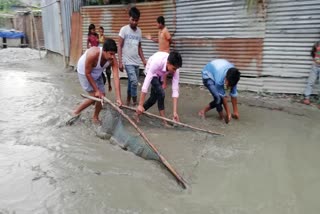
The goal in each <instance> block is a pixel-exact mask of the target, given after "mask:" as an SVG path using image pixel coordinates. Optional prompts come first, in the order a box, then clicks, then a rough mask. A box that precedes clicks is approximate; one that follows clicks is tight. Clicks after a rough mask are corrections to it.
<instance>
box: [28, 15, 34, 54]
mask: <svg viewBox="0 0 320 214" xmlns="http://www.w3.org/2000/svg"><path fill="white" fill-rule="evenodd" d="M29 20H30V36H31V38H30V43H31V44H30V45H31V48H32V49H33V48H34V41H33V24H32V16H31V13H30V19H29Z"/></svg>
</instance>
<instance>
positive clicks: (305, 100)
mask: <svg viewBox="0 0 320 214" xmlns="http://www.w3.org/2000/svg"><path fill="white" fill-rule="evenodd" d="M303 104H305V105H310V104H311V102H310V100H309V99H304V100H303Z"/></svg>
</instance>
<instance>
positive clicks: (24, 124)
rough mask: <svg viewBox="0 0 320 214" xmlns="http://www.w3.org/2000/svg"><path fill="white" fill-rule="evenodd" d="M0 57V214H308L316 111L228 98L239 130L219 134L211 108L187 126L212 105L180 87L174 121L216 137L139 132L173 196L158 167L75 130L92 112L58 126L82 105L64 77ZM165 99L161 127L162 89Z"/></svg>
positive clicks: (314, 202) (220, 125)
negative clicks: (153, 150)
mask: <svg viewBox="0 0 320 214" xmlns="http://www.w3.org/2000/svg"><path fill="white" fill-rule="evenodd" d="M3 51H4V50H0V59H2V61H0V89H1V90H0V94H1V96H0V108H1V109H2V110H1V115H2V116H1V118H0V139H1V140H0V142H1V143H0V213H5V214H7V213H17V214H19V213H68V214H69V213H215V214H216V213H218V214H232V213H250V214H251V213H252V214H253V213H263V214H269V213H279V214H284V213H287V214H293V213H295V214H300V213H311V214H313V213H314V214H316V213H318V211H319V209H320V206H319V203H318V195H319V193H318V190H319V189H320V182H319V181H320V171H319V166H318V165H319V164H318V163H319V161H320V156H319V155H318V153H319V150H320V143H319V142H320V141H319V139H320V132H319V128H320V124H319V121H320V110H319V109H318V108H317V107H316V106H306V105H303V104H301V103H300V100H301V98H302V97H300V96H293V95H270V94H258V93H253V92H243V91H240V92H239V99H238V100H239V112H240V120H232V121H231V122H230V123H229V124H225V123H224V122H223V121H220V120H218V118H217V113H216V111H215V110H212V111H210V112H209V113H208V114H207V118H206V119H205V120H203V119H201V118H199V117H198V115H197V113H198V111H199V110H200V109H201V108H202V107H203V106H204V105H206V104H207V103H208V102H210V101H211V99H212V98H211V96H210V94H209V92H208V91H207V90H205V89H204V88H203V87H201V86H192V85H183V84H182V85H181V90H180V98H179V107H178V110H179V115H180V119H181V122H184V123H187V124H190V125H193V126H197V127H200V128H205V129H210V130H213V131H217V132H221V133H223V134H224V136H221V137H214V136H211V135H206V134H205V135H204V134H202V133H199V132H193V131H190V130H180V129H163V128H162V127H161V126H157V127H153V126H151V125H150V123H148V120H145V121H144V123H142V124H141V128H142V129H143V130H145V132H146V134H147V135H148V137H150V139H151V140H152V142H154V144H155V145H156V146H157V147H158V148H159V150H160V151H161V153H162V154H163V155H164V156H165V157H166V158H167V159H168V160H169V161H170V163H172V165H173V166H174V167H175V168H176V169H177V170H178V171H179V172H180V173H181V174H182V176H183V177H184V178H185V179H186V180H187V182H188V185H189V187H188V189H187V190H182V189H181V188H180V187H179V186H178V185H177V183H176V182H175V180H174V179H173V178H172V176H170V174H168V173H167V172H166V170H165V169H164V168H163V167H161V166H159V164H157V163H154V162H151V161H146V160H143V159H141V158H139V157H137V156H134V155H132V154H130V153H129V152H125V151H123V150H121V149H119V148H118V147H117V146H115V145H111V144H110V143H108V141H105V140H102V139H99V138H97V137H96V135H95V133H94V132H93V131H92V130H91V127H90V126H87V125H85V123H86V121H90V118H91V115H92V112H93V109H92V108H88V109H87V110H85V112H84V113H83V114H82V116H81V119H80V121H79V122H78V123H77V124H76V125H74V126H71V127H66V126H64V125H63V124H65V121H66V119H67V118H68V116H69V113H70V111H71V110H72V109H73V108H74V107H75V105H77V104H79V103H80V102H81V101H82V98H81V97H80V95H79V94H80V93H83V91H82V90H81V87H80V85H79V82H78V79H77V75H76V73H75V72H74V71H73V70H72V69H64V68H62V67H61V66H59V64H58V63H57V62H52V61H50V60H48V59H47V58H45V59H42V60H39V59H35V58H37V56H36V55H37V52H35V53H34V54H35V55H32V54H24V53H15V54H13V55H15V56H18V55H19V54H21V55H20V57H21V58H18V57H16V58H14V57H15V56H12V52H10V51H9V50H5V51H6V52H3ZM8 51H9V52H8ZM11 51H12V50H11ZM18 51H19V50H18ZM9 53H10V54H9ZM28 57H30V58H28ZM10 59H11V60H10ZM13 59H15V60H13ZM142 80H143V77H141V80H140V81H141V83H142ZM126 81H127V80H126V79H122V80H121V89H122V95H123V100H124V99H125V96H124V95H125V91H126V84H127V83H126ZM169 82H170V81H169ZM166 93H167V97H166V111H167V115H168V117H171V116H172V101H171V98H170V95H171V91H170V87H169V88H168V89H167V91H166ZM113 94H114V91H112V92H111V94H110V93H107V97H109V98H110V99H112V100H114V95H113ZM150 112H153V113H157V110H156V107H153V108H152V109H150ZM102 116H103V112H102Z"/></svg>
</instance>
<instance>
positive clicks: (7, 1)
mask: <svg viewBox="0 0 320 214" xmlns="http://www.w3.org/2000/svg"><path fill="white" fill-rule="evenodd" d="M19 4H21V2H20V1H19V0H0V10H2V11H8V10H9V9H10V8H11V7H12V6H14V5H19Z"/></svg>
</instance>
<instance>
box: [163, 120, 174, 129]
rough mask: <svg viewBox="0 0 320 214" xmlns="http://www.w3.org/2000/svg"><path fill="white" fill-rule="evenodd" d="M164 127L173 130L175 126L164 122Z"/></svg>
mask: <svg viewBox="0 0 320 214" xmlns="http://www.w3.org/2000/svg"><path fill="white" fill-rule="evenodd" d="M162 125H163V127H165V128H173V126H171V125H169V124H168V123H167V121H163V122H162Z"/></svg>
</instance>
